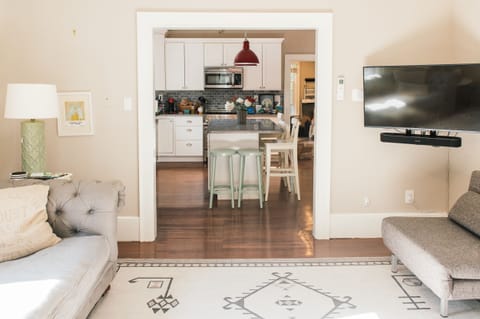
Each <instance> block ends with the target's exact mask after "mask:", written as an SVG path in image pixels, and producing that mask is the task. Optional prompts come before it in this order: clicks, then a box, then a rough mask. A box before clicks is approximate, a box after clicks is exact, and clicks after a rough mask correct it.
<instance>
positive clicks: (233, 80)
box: [204, 66, 243, 89]
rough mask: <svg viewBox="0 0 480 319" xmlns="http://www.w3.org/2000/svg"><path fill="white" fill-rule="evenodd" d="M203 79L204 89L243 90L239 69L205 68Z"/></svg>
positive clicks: (241, 69) (223, 67)
mask: <svg viewBox="0 0 480 319" xmlns="http://www.w3.org/2000/svg"><path fill="white" fill-rule="evenodd" d="M204 77H205V88H206V89H229V88H234V89H237V88H239V89H241V88H243V68H241V67H235V66H232V67H228V66H222V67H207V68H205V76H204Z"/></svg>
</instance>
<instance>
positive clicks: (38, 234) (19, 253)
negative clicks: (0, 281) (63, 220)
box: [0, 185, 60, 262]
mask: <svg viewBox="0 0 480 319" xmlns="http://www.w3.org/2000/svg"><path fill="white" fill-rule="evenodd" d="M47 196H48V186H47V185H30V186H24V187H13V188H5V189H0V262H2V261H5V260H12V259H16V258H19V257H23V256H27V255H30V254H32V253H34V252H36V251H39V250H40V249H44V248H46V247H50V246H52V245H55V244H56V243H58V242H59V241H60V238H58V237H57V236H56V235H55V234H54V233H53V231H52V227H51V226H50V224H49V223H48V222H47V211H46V205H47Z"/></svg>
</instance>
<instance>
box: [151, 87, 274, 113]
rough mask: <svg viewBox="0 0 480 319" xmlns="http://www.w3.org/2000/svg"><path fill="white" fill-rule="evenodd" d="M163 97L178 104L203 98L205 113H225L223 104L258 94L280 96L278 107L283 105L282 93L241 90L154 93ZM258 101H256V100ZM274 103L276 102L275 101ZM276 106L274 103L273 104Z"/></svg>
mask: <svg viewBox="0 0 480 319" xmlns="http://www.w3.org/2000/svg"><path fill="white" fill-rule="evenodd" d="M159 94H162V95H163V100H164V101H166V100H167V99H168V98H169V97H173V98H174V99H175V101H177V102H179V101H180V100H181V99H182V98H188V99H190V100H192V101H198V98H199V97H200V96H203V97H204V98H205V99H206V100H207V102H206V104H205V112H225V102H226V101H229V100H231V99H232V98H233V97H241V98H245V97H246V96H252V97H253V96H259V95H260V94H272V95H274V96H275V95H279V96H280V101H279V102H280V105H283V92H282V91H244V90H242V89H205V90H203V91H156V92H155V96H156V97H158V95H159ZM257 101H258V100H257ZM275 102H276V101H275ZM275 104H276V103H275Z"/></svg>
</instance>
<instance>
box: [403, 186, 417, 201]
mask: <svg viewBox="0 0 480 319" xmlns="http://www.w3.org/2000/svg"><path fill="white" fill-rule="evenodd" d="M414 201H415V191H414V190H413V189H407V190H406V191H405V204H413V202H414Z"/></svg>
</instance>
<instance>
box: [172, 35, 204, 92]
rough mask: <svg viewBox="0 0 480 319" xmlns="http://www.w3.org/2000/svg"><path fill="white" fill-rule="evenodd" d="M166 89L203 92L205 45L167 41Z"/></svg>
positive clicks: (192, 42)
mask: <svg viewBox="0 0 480 319" xmlns="http://www.w3.org/2000/svg"><path fill="white" fill-rule="evenodd" d="M165 88H166V89H167V90H203V43H202V42H201V41H186V40H182V39H165Z"/></svg>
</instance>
